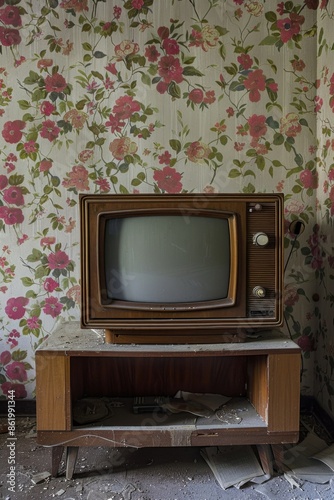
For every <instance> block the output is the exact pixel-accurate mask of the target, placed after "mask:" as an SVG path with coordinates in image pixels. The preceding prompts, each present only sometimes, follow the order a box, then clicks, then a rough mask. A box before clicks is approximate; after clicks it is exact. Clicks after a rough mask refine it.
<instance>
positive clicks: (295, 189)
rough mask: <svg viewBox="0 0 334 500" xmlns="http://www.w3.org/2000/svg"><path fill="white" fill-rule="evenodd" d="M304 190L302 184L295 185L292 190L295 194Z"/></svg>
mask: <svg viewBox="0 0 334 500" xmlns="http://www.w3.org/2000/svg"><path fill="white" fill-rule="evenodd" d="M302 190H303V188H302V187H301V186H298V185H296V186H293V188H292V192H293V193H295V194H298V193H300V192H301V191H302Z"/></svg>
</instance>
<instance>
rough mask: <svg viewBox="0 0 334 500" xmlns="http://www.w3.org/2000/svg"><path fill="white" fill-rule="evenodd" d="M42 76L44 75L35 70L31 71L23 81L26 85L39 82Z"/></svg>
mask: <svg viewBox="0 0 334 500" xmlns="http://www.w3.org/2000/svg"><path fill="white" fill-rule="evenodd" d="M40 78H42V77H41V76H40V75H39V74H38V73H36V72H35V71H29V76H27V77H26V78H25V79H24V80H23V83H25V84H26V85H35V83H37V82H38V81H39V79H40Z"/></svg>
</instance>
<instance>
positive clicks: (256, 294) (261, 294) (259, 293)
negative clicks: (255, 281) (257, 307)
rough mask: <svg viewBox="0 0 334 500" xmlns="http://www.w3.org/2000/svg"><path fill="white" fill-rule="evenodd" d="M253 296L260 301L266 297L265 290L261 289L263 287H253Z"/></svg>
mask: <svg viewBox="0 0 334 500" xmlns="http://www.w3.org/2000/svg"><path fill="white" fill-rule="evenodd" d="M253 295H254V297H258V298H260V299H262V298H263V297H265V296H266V290H265V289H264V288H263V286H255V287H254V288H253Z"/></svg>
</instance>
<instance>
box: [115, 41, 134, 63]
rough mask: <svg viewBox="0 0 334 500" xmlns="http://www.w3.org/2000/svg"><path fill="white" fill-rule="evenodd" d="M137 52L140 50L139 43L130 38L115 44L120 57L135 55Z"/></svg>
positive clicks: (117, 54)
mask: <svg viewBox="0 0 334 500" xmlns="http://www.w3.org/2000/svg"><path fill="white" fill-rule="evenodd" d="M137 52H139V45H138V43H134V42H131V41H130V40H123V42H121V43H119V44H118V45H115V54H116V56H117V57H118V58H119V59H123V58H124V57H126V56H130V55H135V54H137Z"/></svg>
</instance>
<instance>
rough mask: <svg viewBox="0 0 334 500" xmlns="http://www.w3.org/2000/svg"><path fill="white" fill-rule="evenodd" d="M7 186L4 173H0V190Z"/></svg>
mask: <svg viewBox="0 0 334 500" xmlns="http://www.w3.org/2000/svg"><path fill="white" fill-rule="evenodd" d="M7 186H8V179H7V177H6V176H5V175H0V190H1V191H2V190H3V189H5V187H7Z"/></svg>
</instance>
